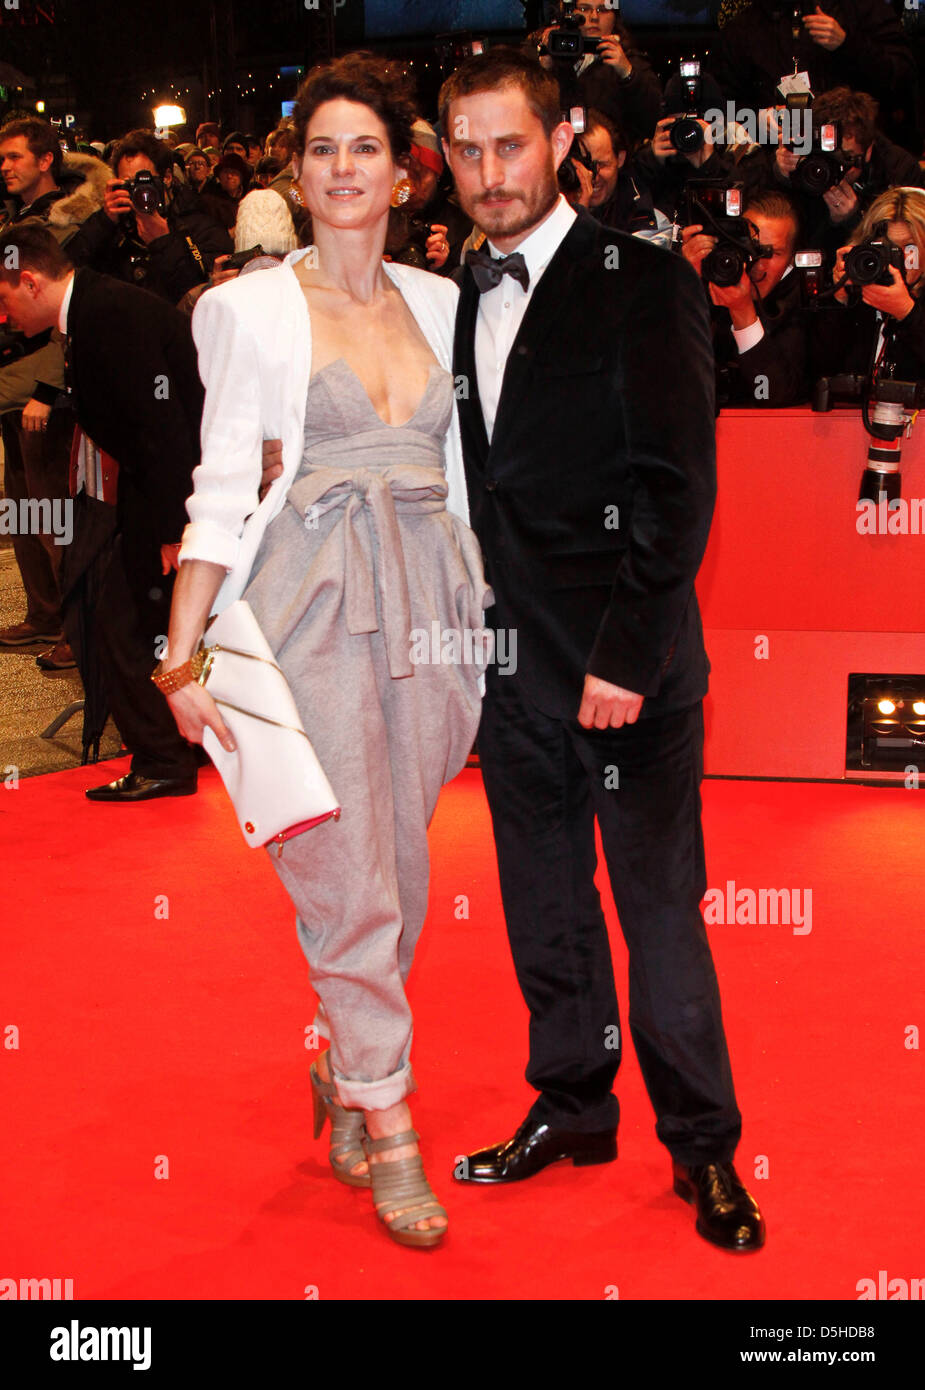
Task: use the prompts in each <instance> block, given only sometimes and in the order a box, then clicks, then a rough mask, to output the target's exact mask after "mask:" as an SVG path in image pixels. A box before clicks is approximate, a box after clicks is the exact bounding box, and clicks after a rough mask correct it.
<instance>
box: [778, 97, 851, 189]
mask: <svg viewBox="0 0 925 1390" xmlns="http://www.w3.org/2000/svg"><path fill="white" fill-rule="evenodd" d="M840 145H841V127H840V125H839V123H838V121H825V122H823V121H818V120H817V119H816V117H815V116H813V117H812V147H811V149H810V151H809V153H808V154H805V155H803V156H802V158H801V159H800V162H799V164H798V165H797V167H796V168H795V169H794V171H793V173H792V174H791V175H790V185H791V187H792V188H795V189H797V191H798V192H800V193H809V194H810V195H811V196H814V197H820V198H821V197H822V194H823V193H828V191H829V189H830V188H834V187H835V185H836V184H837V183H841V181H842V179H843V178H844V177H845V174H846V173H847V171H848V165H847V164H846V163H845V161H844V159H843V158H842V156H841V154H840V153H839V146H840Z"/></svg>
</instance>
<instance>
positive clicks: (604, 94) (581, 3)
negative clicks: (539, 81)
mask: <svg viewBox="0 0 925 1390" xmlns="http://www.w3.org/2000/svg"><path fill="white" fill-rule="evenodd" d="M562 8H563V10H566V13H567V12H568V10H571V11H572V15H573V17H574V18H575V19H579V20H583V21H584V22H583V23H582V25H581V28H580V33H581V36H582V40H588V41H590V42H591V43H596V44H597V49H596V51H595V52H592V53H584V54H583V55H582V57H581V58H579V59H578V60H577V61H576V62H574V63H573V64H570V65H569V66H570V68H571V71H572V73H574V77H575V79H576V81H577V96H576V103H577V104H578V105H581V106H593V107H595V108H596V109H597V110H598V111H603V112H604V113H605V115H607V116H609V117H610V119H611V120H613V121H615V122H616V124H617V125H619V126H620V128H621V129H622V130H624V131H625V132H626V138H627V140H628V141H629V144H630V147H631V148H635V146H636V145H638V143H639V142H640V141H641V140H647V139H649V137H650V136H651V135H652V133H653V131H654V130H655V123H656V121H657V120H658V115H659V111H660V109H661V100H662V89H661V84H660V83H659V80H658V78H657V77H656V75H655V73H654V72H653V71H652V68H651V67H650V65H649V63H648V62H647V60H646V59H645V58H644V57H643V55H642V53H640V51H639V50H638V49H637V48H636V47H635V45H634V43H633V40H632V38H631V37H630V33H629V30H628V29H627V27H626V25H625V24H624V23H623V22H622V20H621V19H620V17H619V4H616V3H613V0H611V3H610V4H604V3H602V0H577V4H575V5H574V6H568V7H566V6H563V7H562ZM555 27H556V25H555V24H551V25H549V26H548V27H547V28H545V29H543V30H541V31H540V32H539V33H536V34H533V35H531V36H530V38H529V39H528V41H527V43H528V51H533V50H536V49H540V50H547V49H548V45H549V34H550V30H552V29H553V28H555ZM540 62H541V63H542V64H543V66H544V67H545V68H548V69H550V70H552V71H555V70H556V69H557V67H558V63H557V62H556V60H555V59H553V58H551V57H550V56H549V54H548V52H546V51H541V52H540ZM560 85H561V83H560Z"/></svg>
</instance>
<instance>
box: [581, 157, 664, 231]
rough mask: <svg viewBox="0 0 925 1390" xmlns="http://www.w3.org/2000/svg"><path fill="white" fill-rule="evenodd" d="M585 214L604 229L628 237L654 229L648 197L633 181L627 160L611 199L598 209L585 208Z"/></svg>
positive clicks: (643, 185) (649, 195)
mask: <svg viewBox="0 0 925 1390" xmlns="http://www.w3.org/2000/svg"><path fill="white" fill-rule="evenodd" d="M588 211H589V212H590V214H591V216H592V217H594V218H596V219H597V221H598V222H601V223H603V225H604V226H605V227H614V228H615V229H616V230H617V231H618V232H629V233H630V235H631V236H632V235H634V234H635V233H636V232H645V231H654V230H655V228H656V227H657V226H658V221H657V219H656V216H655V207H654V205H653V203H652V195H651V194H650V192H649V190H648V189H647V188H646V186H645V184H643V183H642V182H641V180H639V179H637V178H636V171H635V168H634V167H633V161H632V160H631V159H629V158H627V159H626V161H625V162H624V164H623V167H622V169H621V170H620V173H619V175H618V178H617V186H616V188H615V189H614V191H613V195H612V196H611V197H610V198H608V199H607V202H606V203H601V205H600V207H597V208H588Z"/></svg>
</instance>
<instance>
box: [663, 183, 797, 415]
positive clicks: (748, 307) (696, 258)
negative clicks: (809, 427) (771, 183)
mask: <svg viewBox="0 0 925 1390" xmlns="http://www.w3.org/2000/svg"><path fill="white" fill-rule="evenodd" d="M744 216H745V220H746V222H747V223H748V224H749V231H750V232H751V234H752V236H753V238H754V240H755V242H756V244H758V245H760V246H761V247H762V248H763V249H764V250H766V251H770V253H771V254H770V255H764V256H758V257H757V258H756V259H754V260H753V261H752V263H751V264H750V265H748V266H747V267H746V268H745V270H743V273H742V275H741V278H740V279H739V280H738V281H737V283H735V284H733V285H729V286H720V285H717V284H714V283H712V282H711V281H705V288H706V290H707V293H708V295H709V298H710V302H711V304H712V305H713V310H712V322H713V350H714V355H715V360H716V372H717V400H718V402H719V403H720V404H721V405H741V406H745V405H749V406H755V405H758V406H770V407H782V406H790V405H798V404H800V402H802V401H805V400H807V399H808V397H809V381H808V378H807V333H806V325H805V318H804V313H803V309H802V305H801V295H800V284H799V277H798V276H797V275H796V274H794V273H793V258H794V253H795V251H796V247H797V244H798V239H799V219H798V214H797V212H796V209H795V207H794V205H793V203H792V202H791V201H790V200H789V199H788V198H787V196H786V195H785V194H783V193H778V192H774V191H768V192H764V193H758V194H756V195H754V196H753V197H752V199H751V200H750V201H749V202H748V203H747V204H746V206H745V213H744ZM681 237H682V255H683V256H684V258H685V260H687V261H689V262H690V264H691V265H692V266H693V267H694V269H695V270H697V271H698V272H700V273H701V274H703V273H704V261H705V259H706V257H707V256H708V255H710V253H711V252H712V251H713V250H714V248H715V247H716V244H717V237H715V236H711V235H709V234H708V233H707V232H706V230H705V228H704V227H703V225H702V224H698V223H692V224H691V225H690V226H688V227H685V228H684V229H683V231H682V233H681Z"/></svg>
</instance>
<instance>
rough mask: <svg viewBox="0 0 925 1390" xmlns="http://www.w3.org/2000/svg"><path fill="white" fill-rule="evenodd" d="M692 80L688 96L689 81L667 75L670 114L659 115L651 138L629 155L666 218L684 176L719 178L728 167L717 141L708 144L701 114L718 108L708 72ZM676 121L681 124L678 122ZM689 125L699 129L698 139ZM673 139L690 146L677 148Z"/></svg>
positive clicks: (717, 94) (728, 160)
mask: <svg viewBox="0 0 925 1390" xmlns="http://www.w3.org/2000/svg"><path fill="white" fill-rule="evenodd" d="M698 83H699V85H698V87H697V89H696V92H695V94H694V96H693V98H691V97H690V95H689V84H687V85H686V84H685V83H684V82H683V81H682V79H681V78H679V77H672V78H671V79H670V80H669V82H668V83H667V85H666V87H665V100H664V103H663V105H664V108H665V111H666V112H671V113H673V114H670V115H668V114H666V115H665V116H663V117H662V118H661V120H659V122H658V124H657V125H656V127H655V134H654V135H653V137H652V139H651V140H649V141H647V142H646V144H645V145H643V147H642V149H640V150H639V151H638V152H637V154H636V156H635V166H636V173H637V174H638V175H639V178H640V180H641V181H642V182H643V184H644V185H645V186H646V188H647V189H648V191H649V193H650V194H651V197H652V202H653V204H654V205H655V207H656V208H658V209H659V211H660V212H663V213H664V215H665V216H666V217H667V218H668V219H669V220H674V218H675V214H676V212H677V210H678V207H679V205H680V203H681V201H682V199H683V196H684V189H685V187H686V185H687V183H688V181H689V180H690V179H722V178H726V177H729V176H730V173H731V170H732V159H731V156H730V155H729V154H728V153H727V151H726V149H725V148H724V147H723V146H716V145H714V143H713V134H712V128H711V125H710V123H709V122H708V121H706V120H705V119H704V112H705V111H708V110H710V109H711V108H719V107H720V103H721V95H720V91H719V88H718V87H717V85H716V83H715V82H714V81H713V80H712V78H710V77H702V78H699V79H698ZM692 108H695V109H692ZM680 121H684V122H685V126H684V127H679V126H678V122H680ZM694 126H698V127H699V128H700V132H701V135H700V137H699V138H698V137H697V136H696V134H695V133H694V129H693V127H694ZM682 132H683V135H682ZM684 135H686V137H687V138H684ZM679 140H680V143H681V144H682V145H692V146H694V148H690V149H679Z"/></svg>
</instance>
